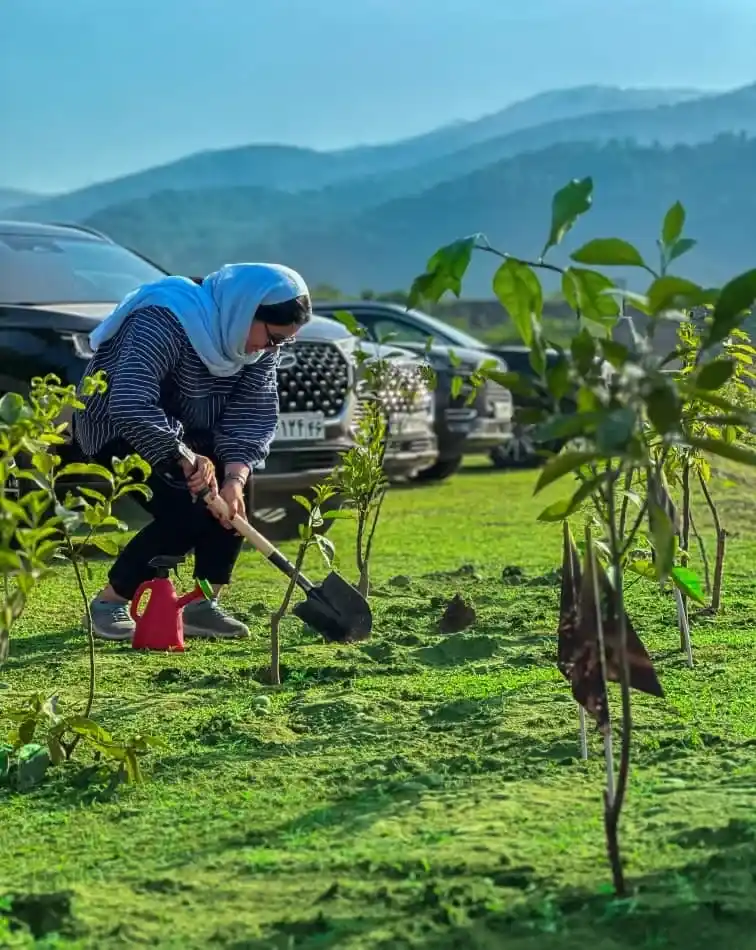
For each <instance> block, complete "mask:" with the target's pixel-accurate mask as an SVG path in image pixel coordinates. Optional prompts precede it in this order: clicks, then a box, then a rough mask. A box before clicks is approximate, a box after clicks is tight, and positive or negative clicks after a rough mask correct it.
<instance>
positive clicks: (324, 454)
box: [262, 449, 341, 475]
mask: <svg viewBox="0 0 756 950" xmlns="http://www.w3.org/2000/svg"><path fill="white" fill-rule="evenodd" d="M340 462H341V455H340V454H339V453H338V452H334V451H333V450H332V449H331V450H329V449H322V450H316V451H312V450H309V449H308V451H306V452H287V451H286V450H284V451H281V452H271V453H270V455H269V456H268V458H267V459H266V460H265V468H264V470H263V472H262V474H264V475H289V474H291V473H292V472H309V471H313V470H318V469H323V470H330V469H334V468H336V466H337V465H338V464H339V463H340Z"/></svg>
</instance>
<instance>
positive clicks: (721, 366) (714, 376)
mask: <svg viewBox="0 0 756 950" xmlns="http://www.w3.org/2000/svg"><path fill="white" fill-rule="evenodd" d="M734 372H735V361H734V360H727V359H719V360H713V361H712V362H711V363H706V364H704V366H702V367H701V369H700V370H699V372H698V375H697V376H696V382H695V385H696V388H697V389H705V390H707V391H712V390H715V389H721V388H722V386H724V384H725V383H726V382H727V380H728V379H729V378H730V377H731V376H732V374H733V373H734Z"/></svg>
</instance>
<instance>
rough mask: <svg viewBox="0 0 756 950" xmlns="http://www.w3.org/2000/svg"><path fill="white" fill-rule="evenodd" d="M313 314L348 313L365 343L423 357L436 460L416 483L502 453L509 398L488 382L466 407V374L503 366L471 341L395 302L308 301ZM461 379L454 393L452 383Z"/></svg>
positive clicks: (508, 421)
mask: <svg viewBox="0 0 756 950" xmlns="http://www.w3.org/2000/svg"><path fill="white" fill-rule="evenodd" d="M313 309H314V310H315V312H316V313H320V314H323V315H324V316H328V317H331V318H333V314H334V312H336V311H339V310H342V311H343V310H346V311H348V312H349V313H351V314H353V315H354V318H355V320H356V321H357V323H358V324H359V325H360V326H361V327H362V328H363V330H364V331H365V334H366V336H367V339H369V340H372V341H373V342H376V343H380V342H381V341H389V342H388V343H386V344H384V349H386V350H387V351H390V349H391V347H393V346H399V347H401V348H402V349H406V350H411V351H413V352H414V353H417V354H427V355H426V356H425V358H426V359H427V360H428V362H429V363H430V364H431V366H432V367H433V369H434V370H435V372H436V377H437V386H436V393H435V398H436V435H437V437H438V453H439V454H438V460H437V461H436V462H434V463H433V465H430V466H429V467H428V468H426V469H425V470H424V471H422V472H419V473H418V474H417V475H416V476H415V478H416V479H417V480H420V481H438V480H441V479H444V478H447V477H448V476H449V475H451V474H452V473H453V472H455V471H456V470H457V469H458V468H459V466H460V465H461V463H462V459H463V457H464V456H465V455H478V454H480V453H493V452H496V451H497V450H500V449H502V447H503V446H505V445H506V443H507V442H508V441H509V440H510V439H511V437H512V413H513V403H512V395H511V393H510V392H509V390H508V389H505V388H504V387H503V386H500V385H499V384H498V383H494V382H491V381H488V382H486V383H485V384H484V385H483V386H482V387H481V388H480V389H479V391H478V393H477V395H476V397H475V400H474V401H473V402H472V404H471V405H469V406H468V405H467V399H468V397H469V395H470V392H471V387H470V384H469V379H470V376H471V375H472V374H473V373H474V372H475V371H476V370H477V369H479V368H480V366H482V365H483V363H485V362H486V361H487V360H491V359H497V360H498V361H499V367H498V368H499V369H500V370H502V371H506V369H507V364H506V362H505V361H504V360H502V359H501V358H500V357H498V356H497V355H496V354H495V353H493V352H491V351H489V350H487V349H486V348H485V345H484V344H483V343H481V342H480V341H479V340H476V339H475V338H474V337H471V336H469V335H468V334H466V333H463V332H462V331H461V330H457V329H456V328H455V327H452V326H449V325H448V324H446V323H443V322H442V321H441V320H436V319H435V317H431V316H430V315H428V314H426V313H421V312H420V311H418V310H407V309H406V308H404V307H402V306H400V305H399V304H392V303H382V302H378V301H372V300H360V301H343V302H322V301H315V302H313ZM455 376H459V377H461V378H462V388H461V389H460V390H459V392H458V393H456V395H455V394H454V390H453V388H452V387H453V383H452V380H453V379H454V377H455Z"/></svg>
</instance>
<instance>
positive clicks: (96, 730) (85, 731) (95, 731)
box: [66, 716, 113, 745]
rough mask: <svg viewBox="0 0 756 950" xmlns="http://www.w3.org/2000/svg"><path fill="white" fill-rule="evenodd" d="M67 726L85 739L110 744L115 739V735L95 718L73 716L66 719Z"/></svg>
mask: <svg viewBox="0 0 756 950" xmlns="http://www.w3.org/2000/svg"><path fill="white" fill-rule="evenodd" d="M66 728H67V729H69V730H70V731H71V732H73V733H74V734H75V735H77V736H81V737H82V738H83V739H90V740H92V741H93V742H97V743H101V744H102V745H108V744H109V743H111V742H112V741H113V737H112V736H111V734H110V733H109V732H108V731H107V730H105V729H103V728H102V726H100V725H98V724H97V723H96V722H95V721H94V720H93V719H87V718H85V717H84V716H71V717H70V718H69V719H67V720H66Z"/></svg>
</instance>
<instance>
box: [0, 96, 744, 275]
mask: <svg viewBox="0 0 756 950" xmlns="http://www.w3.org/2000/svg"><path fill="white" fill-rule="evenodd" d="M754 135H756V84H755V85H751V86H746V87H743V88H741V89H736V90H732V91H730V92H727V93H717V94H713V93H701V92H698V91H696V90H689V89H678V90H675V89H667V90H633V89H630V90H626V89H617V88H609V87H600V86H590V87H581V88H577V89H569V90H558V91H555V92H552V93H546V94H542V95H540V96H536V97H533V98H531V99H529V100H525V101H523V102H520V103H516V104H515V105H513V106H510V107H508V108H507V109H504V110H502V111H500V112H498V113H494V114H492V115H489V116H484V117H482V118H480V119H477V120H475V121H472V122H463V123H456V124H454V125H451V126H447V127H444V128H440V129H437V130H435V131H433V132H430V133H426V134H424V135H419V136H416V137H414V138H411V139H405V140H402V141H399V142H395V143H390V144H387V145H379V146H370V147H360V148H353V149H346V150H341V151H336V152H316V151H313V150H310V149H299V148H293V147H288V146H277V145H253V146H248V147H246V148H237V149H229V150H223V151H217V152H203V153H200V154H197V155H193V156H189V157H187V158H185V159H182V160H180V161H178V162H173V163H171V164H168V165H164V166H161V167H158V168H152V169H147V170H145V171H142V172H139V173H137V174H134V175H129V176H126V177H123V178H120V179H116V180H113V181H109V182H103V183H100V184H97V185H93V186H90V187H88V188H85V189H81V190H79V191H75V192H71V193H70V194H66V195H59V196H55V197H52V198H44V199H43V200H41V201H31V202H25V203H22V204H21V203H19V200H18V199H17V198H13V199H12V204H11V206H10V207H8V198H7V197H5V192H4V191H3V190H0V209H3V207H4V213H5V215H6V216H8V217H14V218H25V219H27V220H28V219H37V220H40V219H41V220H57V221H60V220H70V221H79V222H83V223H86V224H88V225H90V226H92V227H96V228H99V229H101V230H103V231H106V232H107V233H109V234H110V235H111V236H112V237H114V238H115V239H116V240H119V241H121V242H122V243H125V244H127V245H129V246H131V247H134V248H137V249H138V250H140V251H141V252H143V253H145V254H146V255H147V256H149V257H151V258H152V259H154V260H157V261H158V262H160V263H162V264H164V266H166V267H168V268H169V269H171V270H174V271H179V272H184V273H206V272H207V271H209V270H210V269H212V268H214V267H216V266H218V265H219V264H221V263H224V262H226V261H229V260H243V259H244V260H250V259H258V260H260V259H268V260H272V259H277V260H284V261H286V262H287V263H289V264H291V265H292V266H295V267H297V268H299V269H300V270H302V272H303V273H304V274H305V276H306V277H307V278H308V280H309V281H310V283H311V284H317V283H329V284H332V285H335V286H337V287H340V288H341V289H343V290H344V291H346V292H349V293H354V292H358V291H360V290H362V289H364V288H366V287H370V288H372V289H375V290H391V289H395V288H399V287H406V286H407V284H408V283H409V281H411V279H412V278H413V277H414V276H415V275H416V273H417V272H418V271H419V270H421V269H422V268H423V266H424V263H425V261H426V259H427V258H428V256H429V255H430V254H431V253H432V252H433V250H435V248H436V247H437V246H439V245H440V244H443V243H445V242H447V241H449V240H453V239H454V238H456V237H459V236H461V235H463V234H466V233H470V232H474V231H484V232H486V233H487V235H488V236H489V238H490V239H491V241H492V242H494V243H497V244H499V245H500V246H502V247H503V248H505V249H506V250H509V251H511V252H513V253H518V254H524V255H527V254H530V255H533V254H536V253H537V252H538V250H539V248H540V245H541V243H542V240H543V235H544V232H545V230H546V229H547V227H548V215H549V213H550V199H551V195H552V194H553V192H554V191H555V190H556V189H557V188H559V187H561V185H563V184H564V183H565V182H566V181H567V180H569V179H570V178H573V177H584V176H586V175H591V176H592V177H593V178H594V181H595V188H596V195H595V204H594V210H593V211H592V212H591V213H590V215H588V216H587V217H586V219H585V221H584V222H581V224H580V226H579V228H577V229H576V230H575V232H574V236H573V240H578V239H579V240H580V241H584V240H587V239H588V238H590V237H594V236H598V235H604V236H605V235H607V234H615V233H616V234H621V236H623V237H625V238H627V239H629V240H633V241H637V242H638V243H639V245H640V246H641V247H643V248H644V249H645V250H646V251H647V252H648V253H651V252H653V241H654V238H655V236H656V234H657V233H658V227H659V222H660V220H661V216H662V215H663V213H664V211H665V210H666V207H668V206H669V205H670V204H672V203H673V202H674V201H675V200H678V199H679V200H681V201H683V203H684V204H685V205H686V207H688V210H689V214H690V229H691V231H692V232H693V236H695V237H699V238H700V239H701V245H700V247H699V248H697V249H696V251H695V252H694V254H693V255H691V257H690V261H689V265H690V267H692V268H693V270H694V271H695V273H693V274H691V276H694V277H698V279H700V280H703V281H706V282H715V281H719V280H722V279H724V278H726V277H727V276H729V275H730V274H731V273H732V272H733V270H737V269H738V267H739V266H740V264H739V263H738V262H740V261H746V262H747V261H748V260H750V250H751V247H752V246H753V245H752V244H751V243H749V242H751V240H752V239H751V238H750V222H751V221H753V220H754V215H753V213H752V212H753V210H756V209H754V208H752V205H753V204H754V202H753V200H752V199H751V197H750V192H749V190H750V176H751V175H752V169H753V168H754V167H756V166H755V165H754V162H755V161H756V145H755V144H754V143H753V142H752V141H751V138H752V137H753V136H754ZM578 236H579V237H578ZM569 246H570V245H569V244H568V245H567V247H569ZM489 270H490V268H489ZM686 273H689V271H686ZM488 287H490V278H489V277H488V276H486V270H485V267H483V266H482V262H481V265H480V266H476V267H475V268H473V271H472V272H471V275H470V282H469V284H467V285H466V291H467V292H470V293H487V292H488Z"/></svg>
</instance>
